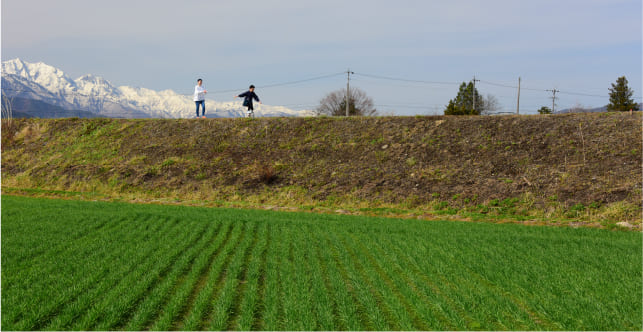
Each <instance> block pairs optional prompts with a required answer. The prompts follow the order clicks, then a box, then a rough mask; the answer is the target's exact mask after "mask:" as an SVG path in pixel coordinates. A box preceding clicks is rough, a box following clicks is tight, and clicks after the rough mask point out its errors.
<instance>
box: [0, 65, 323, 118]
mask: <svg viewBox="0 0 643 332" xmlns="http://www.w3.org/2000/svg"><path fill="white" fill-rule="evenodd" d="M10 76H11V77H10ZM2 77H3V82H7V84H11V83H12V82H13V83H14V84H15V85H16V86H18V85H20V86H34V84H35V86H36V87H37V89H33V91H31V92H29V93H24V94H23V96H24V97H27V96H26V95H28V98H31V99H39V100H42V101H44V102H47V103H50V104H53V105H58V106H61V107H63V108H66V109H73V110H88V111H91V112H95V113H99V114H102V115H104V116H125V117H141V116H148V117H162V118H186V117H187V118H190V117H193V113H194V102H193V101H192V96H191V95H190V96H187V95H180V94H178V93H176V92H174V91H172V90H164V91H160V92H158V91H154V90H150V89H145V88H134V87H129V86H121V87H117V88H116V87H114V86H113V85H112V84H111V83H110V82H109V81H107V80H106V79H104V78H102V77H99V76H95V75H92V74H87V75H83V76H81V77H79V78H78V79H76V80H73V79H71V78H70V77H68V76H67V75H65V73H63V71H62V70H60V69H58V68H55V67H52V66H49V65H47V64H45V63H42V62H39V63H28V62H25V61H22V60H20V59H13V60H9V61H4V62H2ZM18 81H19V82H18ZM3 84H5V83H3ZM37 90H39V91H41V93H36V91H37ZM43 90H44V91H47V94H43V93H42V91H43ZM16 94H17V95H19V93H16ZM206 103H207V108H208V112H207V114H208V115H210V116H215V117H238V116H243V113H244V112H243V107H242V106H241V102H238V103H237V102H216V101H214V100H210V99H208V100H207V101H206ZM255 113H256V114H257V115H258V116H312V112H310V111H294V110H290V109H288V108H285V107H282V106H268V105H260V106H258V107H257V110H256V111H255Z"/></svg>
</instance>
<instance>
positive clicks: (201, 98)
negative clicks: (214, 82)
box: [194, 78, 208, 119]
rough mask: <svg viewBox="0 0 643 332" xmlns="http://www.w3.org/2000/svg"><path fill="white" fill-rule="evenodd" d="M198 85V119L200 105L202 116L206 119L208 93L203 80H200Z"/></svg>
mask: <svg viewBox="0 0 643 332" xmlns="http://www.w3.org/2000/svg"><path fill="white" fill-rule="evenodd" d="M196 82H197V85H196V86H195V87H194V103H195V104H196V117H197V119H198V118H199V105H201V109H202V111H201V115H202V116H203V118H204V119H205V94H206V93H208V91H206V90H205V88H204V87H203V80H202V79H200V78H199V79H198V80H197V81H196Z"/></svg>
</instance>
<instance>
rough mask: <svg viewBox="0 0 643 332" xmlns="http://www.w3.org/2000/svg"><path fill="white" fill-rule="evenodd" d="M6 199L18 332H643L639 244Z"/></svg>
mask: <svg viewBox="0 0 643 332" xmlns="http://www.w3.org/2000/svg"><path fill="white" fill-rule="evenodd" d="M1 199H2V207H3V208H2V210H1V211H0V212H1V213H2V226H3V233H2V254H3V255H2V270H1V272H2V276H1V277H2V290H1V295H2V304H1V305H2V316H1V317H0V319H1V320H2V322H1V328H2V330H190V331H192V330H275V331H279V330H306V331H307V330H331V331H332V330H351V331H359V330H641V329H642V328H643V326H642V322H641V319H640V318H641V312H643V302H642V301H641V300H640V296H641V294H642V293H643V285H642V284H641V280H642V279H643V242H642V241H641V234H638V233H633V232H624V231H606V230H596V229H571V228H549V227H524V226H521V225H508V224H500V225H492V224H480V223H458V222H425V221H417V220H393V219H384V218H365V217H351V216H337V215H316V214H312V213H278V212H271V211H259V210H233V209H216V208H192V207H180V206H163V205H132V204H122V203H105V202H74V201H63V200H49V199H37V198H24V197H14V196H7V195H2V197H1ZM34 207H37V208H34ZM47 248H50V250H46V249H47ZM14 254H15V255H16V256H12V257H7V255H14ZM16 257H18V258H20V259H21V260H20V261H17V258H16Z"/></svg>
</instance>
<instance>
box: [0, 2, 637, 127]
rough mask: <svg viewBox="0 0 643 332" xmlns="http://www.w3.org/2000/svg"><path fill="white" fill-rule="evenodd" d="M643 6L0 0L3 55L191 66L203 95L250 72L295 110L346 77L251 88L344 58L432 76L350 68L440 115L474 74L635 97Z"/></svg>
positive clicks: (185, 84)
mask: <svg viewBox="0 0 643 332" xmlns="http://www.w3.org/2000/svg"><path fill="white" fill-rule="evenodd" d="M641 11H642V9H641V1H640V0H538V1H520V0H452V1H444V0H424V1H419V0H416V1H412V0H398V1H390V0H370V1H363V0H358V1H349V0H324V1H301V0H299V1H294V0H279V1H269V0H264V1H254V0H246V1H241V2H239V1H219V0H215V1H208V0H201V1H192V0H188V1H174V0H172V1H167V0H155V1H151V0H149V1H148V0H127V1H123V0H110V1H87V0H85V1H79V0H56V1H51V0H30V1H24V0H3V1H2V60H3V61H4V60H8V59H13V58H16V57H19V58H21V59H23V60H25V61H30V62H38V61H42V62H45V63H47V64H50V65H52V66H55V67H58V68H60V69H62V70H63V71H64V72H65V73H67V74H69V75H70V76H72V77H74V78H75V77H79V76H81V75H83V74H88V73H91V74H96V75H99V76H103V77H104V78H106V79H107V80H109V81H110V82H112V83H113V84H115V85H130V86H140V87H146V88H150V89H154V90H164V89H172V90H175V91H177V92H179V93H190V92H191V90H192V88H193V86H194V82H195V80H196V78H198V77H201V78H203V79H204V83H205V85H206V87H207V88H208V90H209V91H211V92H216V91H224V90H235V89H240V90H241V89H244V88H247V86H248V85H249V84H250V83H252V84H255V85H257V86H258V89H257V92H258V94H259V95H260V97H261V98H262V100H263V101H264V102H265V103H267V104H270V105H287V106H289V107H291V108H294V109H301V108H308V109H310V108H313V107H315V106H316V105H317V104H318V102H319V100H320V99H321V98H322V97H323V96H324V95H325V94H326V93H328V92H331V91H333V90H336V89H340V88H345V86H346V75H337V76H334V77H330V78H325V79H320V80H314V81H309V82H303V83H299V84H293V85H285V86H278V87H272V88H265V89H261V86H265V85H271V84H275V83H283V82H291V81H298V80H304V79H308V78H313V77H319V76H325V75H329V74H335V73H341V72H342V71H346V70H347V69H348V68H350V69H351V70H352V71H354V72H355V73H357V74H366V75H375V76H384V77H390V78H400V79H406V80H420V81H427V82H441V83H432V84H429V83H414V82H405V81H393V80H384V79H376V78H373V77H369V76H360V75H355V76H354V77H353V79H352V80H351V84H352V85H353V86H356V87H359V88H361V89H363V90H365V91H366V92H367V93H368V94H369V95H370V96H371V97H373V99H374V101H375V104H376V105H377V108H378V109H379V110H380V111H381V112H382V113H385V114H389V113H395V114H399V115H410V114H434V113H437V114H442V110H443V109H444V105H446V104H447V103H448V101H449V99H451V98H453V97H455V95H456V94H457V90H458V83H461V82H463V81H469V80H471V79H472V78H473V76H474V75H475V76H476V77H477V78H478V79H480V80H482V81H481V82H479V83H478V90H479V92H480V93H481V94H483V95H487V94H491V95H494V96H496V98H497V99H498V100H499V101H500V104H501V106H502V108H503V109H504V110H506V111H515V108H516V89H514V88H509V87H503V86H500V85H506V86H516V85H517V83H518V77H519V76H520V77H522V86H523V87H524V88H527V89H536V90H544V89H553V88H556V89H558V90H561V91H563V93H561V94H559V96H560V99H559V100H558V101H557V105H558V106H557V108H568V107H572V106H574V105H576V104H580V105H582V106H585V107H596V106H603V105H605V104H607V103H608V99H607V98H606V96H607V95H608V88H609V87H610V84H611V83H613V82H615V81H616V79H617V78H618V77H619V76H626V77H627V78H628V80H629V83H630V87H631V88H632V89H633V90H634V94H635V96H636V97H641V95H642V91H641V90H642V83H641V81H642V78H641V77H642V65H641V61H642V60H641V53H642V43H641V35H642V23H641ZM451 83H453V84H451ZM491 83H493V84H491ZM527 89H523V90H522V92H521V113H535V111H536V110H537V109H538V108H540V106H551V99H550V97H551V94H550V93H547V92H544V91H535V90H527ZM239 92H242V91H239ZM564 92H568V93H564ZM572 93H575V94H572ZM233 94H234V93H221V94H210V95H209V98H213V99H215V100H218V101H229V100H232V95H233ZM586 95H595V96H586ZM638 101H641V100H640V99H638Z"/></svg>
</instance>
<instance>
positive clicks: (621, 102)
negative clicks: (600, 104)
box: [607, 76, 639, 112]
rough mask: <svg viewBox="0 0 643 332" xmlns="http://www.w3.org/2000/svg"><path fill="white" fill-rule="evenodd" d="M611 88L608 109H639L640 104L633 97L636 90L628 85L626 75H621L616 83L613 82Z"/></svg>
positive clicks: (621, 110) (623, 110)
mask: <svg viewBox="0 0 643 332" xmlns="http://www.w3.org/2000/svg"><path fill="white" fill-rule="evenodd" d="M609 90H610V103H609V104H608V105H607V110H608V111H620V112H625V111H629V110H634V111H638V110H639V104H637V103H635V102H634V100H633V99H632V95H633V94H634V92H633V91H632V90H631V89H630V88H629V87H628V86H627V79H626V78H625V76H622V77H619V78H618V79H617V80H616V84H614V83H612V87H611V88H610V89H609Z"/></svg>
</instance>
